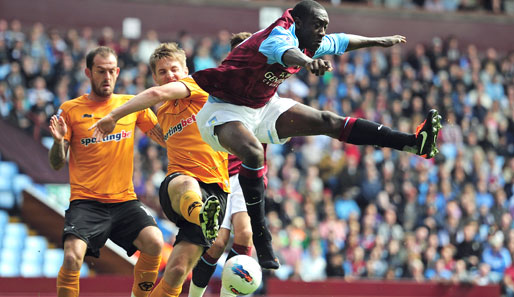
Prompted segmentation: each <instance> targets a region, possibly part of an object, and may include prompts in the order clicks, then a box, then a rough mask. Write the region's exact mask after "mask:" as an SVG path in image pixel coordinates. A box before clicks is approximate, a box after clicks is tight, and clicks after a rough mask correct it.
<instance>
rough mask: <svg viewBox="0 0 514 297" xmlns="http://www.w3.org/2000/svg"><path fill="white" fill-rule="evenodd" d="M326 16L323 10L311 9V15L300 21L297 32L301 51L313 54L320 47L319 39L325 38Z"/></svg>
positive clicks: (327, 20)
mask: <svg viewBox="0 0 514 297" xmlns="http://www.w3.org/2000/svg"><path fill="white" fill-rule="evenodd" d="M328 22H329V19H328V14H327V12H326V11H325V10H324V9H313V11H312V13H311V14H310V15H309V16H308V17H307V18H305V20H303V21H300V23H299V24H298V25H297V26H298V31H297V36H298V40H299V41H300V48H301V49H304V48H306V49H308V50H309V51H311V52H315V51H316V50H317V49H318V48H319V46H320V45H321V39H322V38H323V36H325V34H326V32H327V26H328Z"/></svg>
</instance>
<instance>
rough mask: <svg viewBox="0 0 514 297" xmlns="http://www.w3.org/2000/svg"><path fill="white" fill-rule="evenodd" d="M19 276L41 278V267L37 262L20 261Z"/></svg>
mask: <svg viewBox="0 0 514 297" xmlns="http://www.w3.org/2000/svg"><path fill="white" fill-rule="evenodd" d="M20 275H21V276H22V277H41V276H43V265H42V264H41V263H38V262H37V261H34V262H32V261H22V262H21V266H20Z"/></svg>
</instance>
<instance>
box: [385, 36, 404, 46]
mask: <svg viewBox="0 0 514 297" xmlns="http://www.w3.org/2000/svg"><path fill="white" fill-rule="evenodd" d="M382 38H383V40H382V42H381V45H382V46H383V47H390V46H393V45H395V44H398V43H406V42H407V38H405V36H402V35H394V36H386V37H382Z"/></svg>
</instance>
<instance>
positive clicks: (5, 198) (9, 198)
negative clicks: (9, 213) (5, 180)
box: [0, 178, 16, 210]
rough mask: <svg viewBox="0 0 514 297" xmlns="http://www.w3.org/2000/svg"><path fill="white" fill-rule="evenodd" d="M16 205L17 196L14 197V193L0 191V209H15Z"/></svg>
mask: <svg viewBox="0 0 514 297" xmlns="http://www.w3.org/2000/svg"><path fill="white" fill-rule="evenodd" d="M0 179H1V178H0ZM0 183H1V182H0ZM15 205H16V196H15V195H14V193H13V192H12V191H11V190H10V189H9V190H0V209H6V210H9V209H13V208H14V206H15Z"/></svg>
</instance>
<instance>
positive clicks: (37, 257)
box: [21, 249, 46, 265]
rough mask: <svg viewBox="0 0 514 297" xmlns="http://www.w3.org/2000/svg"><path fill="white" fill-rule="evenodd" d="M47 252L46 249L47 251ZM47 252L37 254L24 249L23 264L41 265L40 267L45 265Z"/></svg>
mask: <svg viewBox="0 0 514 297" xmlns="http://www.w3.org/2000/svg"><path fill="white" fill-rule="evenodd" d="M45 251H46V249H45ZM44 255H45V252H44V251H42V252H36V251H34V250H30V249H24V250H23V253H22V254H21V262H22V263H23V262H32V263H39V265H43V262H44Z"/></svg>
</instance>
